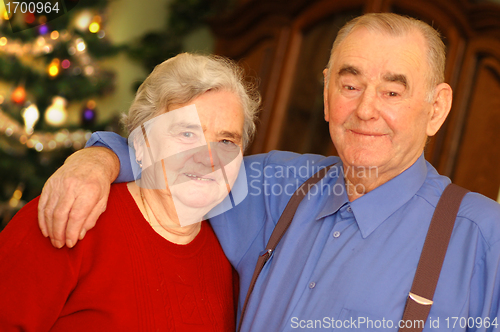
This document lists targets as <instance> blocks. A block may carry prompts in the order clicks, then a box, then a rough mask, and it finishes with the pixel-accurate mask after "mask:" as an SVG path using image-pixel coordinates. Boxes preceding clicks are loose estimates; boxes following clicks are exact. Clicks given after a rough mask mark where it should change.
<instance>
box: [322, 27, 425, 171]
mask: <svg viewBox="0 0 500 332" xmlns="http://www.w3.org/2000/svg"><path fill="white" fill-rule="evenodd" d="M425 51H426V44H425V41H424V39H423V37H422V36H420V34H418V33H410V34H409V35H407V36H401V37H393V36H390V35H387V34H384V33H380V32H378V33H377V32H370V31H368V30H367V29H366V28H357V29H356V30H354V31H353V32H352V34H351V35H349V36H348V37H347V38H346V39H345V40H344V41H343V42H342V43H341V44H340V45H339V47H338V49H337V50H336V52H335V53H334V55H333V64H332V68H331V72H330V75H331V76H330V82H329V87H328V88H327V87H326V86H325V119H326V121H328V122H329V127H330V135H331V138H332V140H333V143H334V144H335V147H336V149H337V151H338V153H339V156H340V157H341V159H342V161H343V162H344V164H345V166H351V167H357V166H361V167H370V166H372V167H373V166H376V167H378V173H379V175H380V174H384V173H385V174H390V175H391V177H394V176H396V175H397V174H399V173H401V172H402V171H404V170H405V169H407V168H408V167H410V166H411V165H412V164H413V163H414V162H415V161H416V159H418V157H419V156H420V154H421V153H422V151H423V148H424V145H425V141H426V139H427V135H433V134H434V133H431V132H429V130H428V122H429V120H430V113H431V109H432V104H431V103H429V102H427V101H426V97H427V93H428V83H427V82H428V81H427V76H426V74H428V73H429V71H430V69H429V66H428V64H427V61H426V54H425ZM325 75H326V71H325Z"/></svg>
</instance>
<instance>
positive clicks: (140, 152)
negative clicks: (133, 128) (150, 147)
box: [133, 135, 144, 165]
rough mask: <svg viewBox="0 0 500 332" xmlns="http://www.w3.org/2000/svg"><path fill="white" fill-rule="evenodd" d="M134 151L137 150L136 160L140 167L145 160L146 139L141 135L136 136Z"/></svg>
mask: <svg viewBox="0 0 500 332" xmlns="http://www.w3.org/2000/svg"><path fill="white" fill-rule="evenodd" d="M133 142H134V150H135V160H136V161H137V163H138V164H139V165H142V160H143V158H144V139H142V137H140V136H139V135H135V136H134V140H133Z"/></svg>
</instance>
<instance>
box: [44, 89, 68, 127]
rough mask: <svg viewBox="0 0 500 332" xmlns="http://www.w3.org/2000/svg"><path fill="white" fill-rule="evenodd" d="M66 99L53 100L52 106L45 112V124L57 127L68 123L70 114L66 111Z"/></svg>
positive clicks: (56, 98) (55, 98) (57, 97)
mask: <svg viewBox="0 0 500 332" xmlns="http://www.w3.org/2000/svg"><path fill="white" fill-rule="evenodd" d="M66 103H67V101H66V99H64V98H63V97H60V96H56V97H54V98H52V105H50V106H49V107H48V108H47V110H46V111H45V122H47V123H48V124H49V125H51V126H54V127H57V126H61V125H62V124H64V123H65V122H66V119H67V118H68V112H67V111H66V109H65V107H66Z"/></svg>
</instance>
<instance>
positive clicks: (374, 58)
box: [330, 27, 428, 75]
mask: <svg viewBox="0 0 500 332" xmlns="http://www.w3.org/2000/svg"><path fill="white" fill-rule="evenodd" d="M358 63H359V64H363V66H371V67H373V68H378V69H380V70H389V71H393V72H394V73H399V72H400V71H402V72H404V71H407V70H411V71H417V70H418V71H423V72H425V71H427V70H426V68H424V67H425V66H426V64H427V63H428V61H427V57H426V43H425V39H424V38H423V36H422V35H421V34H420V33H418V32H417V31H414V32H409V33H403V34H392V33H388V32H387V31H383V30H373V29H367V28H365V27H356V28H355V29H354V30H353V31H352V32H351V33H350V34H349V35H348V36H347V37H346V38H345V39H344V40H343V41H342V42H341V43H340V44H338V46H337V48H336V49H335V50H334V53H333V54H332V59H331V67H332V68H330V70H331V71H330V75H335V74H338V71H339V68H343V67H346V66H353V65H356V64H358ZM423 66H424V67H423ZM364 69H367V68H366V67H365V68H364ZM332 70H333V71H332Z"/></svg>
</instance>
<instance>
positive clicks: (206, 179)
mask: <svg viewBox="0 0 500 332" xmlns="http://www.w3.org/2000/svg"><path fill="white" fill-rule="evenodd" d="M184 175H185V176H187V177H188V178H190V179H191V180H194V181H206V182H209V181H214V179H209V178H203V177H199V176H198V175H195V174H191V173H184Z"/></svg>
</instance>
